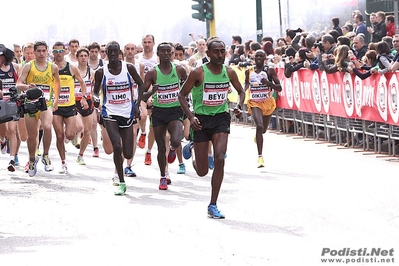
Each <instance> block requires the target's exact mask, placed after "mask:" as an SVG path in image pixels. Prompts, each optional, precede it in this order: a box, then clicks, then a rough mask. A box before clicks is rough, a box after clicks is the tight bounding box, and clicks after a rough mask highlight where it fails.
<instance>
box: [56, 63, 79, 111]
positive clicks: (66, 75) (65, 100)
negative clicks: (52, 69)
mask: <svg viewBox="0 0 399 266" xmlns="http://www.w3.org/2000/svg"><path fill="white" fill-rule="evenodd" d="M58 73H59V74H60V94H59V96H58V107H66V106H71V105H74V104H75V79H74V77H73V75H72V73H71V67H70V66H69V62H67V63H66V65H65V67H64V68H63V69H60V70H59V71H58Z"/></svg>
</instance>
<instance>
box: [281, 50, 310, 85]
mask: <svg viewBox="0 0 399 266" xmlns="http://www.w3.org/2000/svg"><path fill="white" fill-rule="evenodd" d="M289 49H292V48H289ZM289 49H288V50H289ZM288 50H287V52H288V54H287V55H288V62H287V63H286V64H285V66H284V75H285V76H286V77H287V78H290V77H291V75H292V73H293V72H295V71H298V70H299V69H301V68H303V67H304V63H305V61H306V60H308V57H307V56H306V52H308V50H307V49H306V48H300V49H299V50H298V51H297V52H296V53H295V57H296V58H295V59H293V58H292V51H288Z"/></svg>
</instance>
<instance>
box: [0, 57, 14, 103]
mask: <svg viewBox="0 0 399 266" xmlns="http://www.w3.org/2000/svg"><path fill="white" fill-rule="evenodd" d="M0 80H1V81H2V83H3V89H2V92H3V100H5V101H8V100H9V99H10V95H4V93H8V92H10V88H11V87H15V84H16V83H17V80H18V75H17V73H16V72H15V69H14V65H13V64H12V63H11V64H10V69H9V70H8V71H3V70H1V69H0Z"/></svg>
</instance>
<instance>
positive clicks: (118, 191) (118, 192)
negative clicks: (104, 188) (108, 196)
mask: <svg viewBox="0 0 399 266" xmlns="http://www.w3.org/2000/svg"><path fill="white" fill-rule="evenodd" d="M125 192H126V183H120V184H119V186H118V187H117V189H116V191H115V192H114V195H115V196H123V195H125Z"/></svg>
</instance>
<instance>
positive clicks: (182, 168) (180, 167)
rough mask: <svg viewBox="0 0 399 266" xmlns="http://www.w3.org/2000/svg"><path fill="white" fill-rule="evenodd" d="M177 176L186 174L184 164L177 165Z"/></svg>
mask: <svg viewBox="0 0 399 266" xmlns="http://www.w3.org/2000/svg"><path fill="white" fill-rule="evenodd" d="M177 173H178V174H185V173H186V166H185V165H184V163H181V164H179V170H177Z"/></svg>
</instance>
